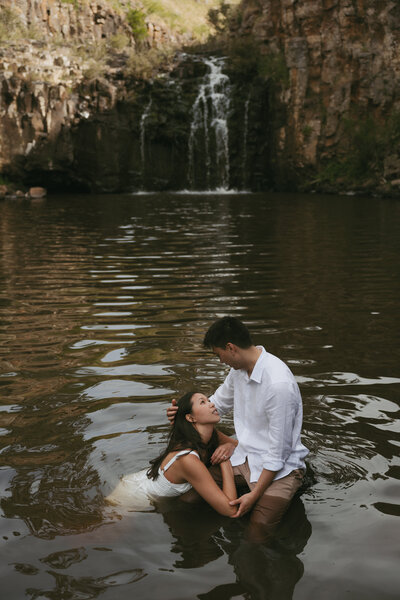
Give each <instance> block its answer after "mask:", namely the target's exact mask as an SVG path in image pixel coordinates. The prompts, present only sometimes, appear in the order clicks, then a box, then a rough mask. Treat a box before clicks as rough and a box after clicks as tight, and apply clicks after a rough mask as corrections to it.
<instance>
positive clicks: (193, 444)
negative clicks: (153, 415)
mask: <svg viewBox="0 0 400 600" xmlns="http://www.w3.org/2000/svg"><path fill="white" fill-rule="evenodd" d="M204 346H205V347H206V348H209V349H211V350H212V351H213V353H214V354H215V355H216V356H218V358H219V359H220V361H221V362H222V363H224V364H226V365H228V366H230V367H231V369H230V371H229V374H228V376H227V377H226V379H225V381H224V383H223V384H222V385H221V386H220V387H219V388H218V389H217V391H216V392H215V393H214V394H213V395H212V396H211V397H210V398H207V397H206V396H205V395H204V394H202V393H201V392H189V393H187V394H185V395H184V396H182V398H180V399H179V400H178V402H177V403H176V402H175V401H173V404H172V405H171V406H170V407H169V408H168V409H167V416H168V418H169V420H170V421H171V423H172V427H171V432H170V436H169V440H168V444H167V447H166V449H165V451H164V452H163V453H162V454H161V455H160V456H159V457H158V458H156V459H154V460H153V461H151V463H150V465H151V466H150V468H149V469H145V470H143V471H140V472H139V473H134V474H132V475H127V476H125V477H123V479H122V480H121V482H120V483H119V485H118V486H117V488H116V489H115V490H114V492H113V493H112V494H111V495H110V496H109V497H108V499H109V500H111V501H117V502H121V501H122V502H124V503H125V502H127V503H129V498H130V497H132V498H133V497H136V498H137V497H138V495H139V496H140V495H141V496H142V498H147V499H150V500H157V499H160V498H162V497H166V496H180V497H181V498H182V500H187V501H192V500H194V499H196V497H197V498H198V497H199V496H200V497H202V498H203V499H204V500H206V502H208V503H209V504H210V505H211V506H212V507H213V508H214V509H215V510H216V511H217V512H219V513H220V514H222V515H227V516H230V517H233V518H238V517H241V516H243V515H244V514H246V513H248V512H250V520H249V527H248V538H249V539H251V540H252V541H256V542H262V541H265V540H267V539H268V538H269V537H270V535H271V533H272V532H273V530H274V529H275V527H276V525H277V524H278V523H279V521H280V520H281V518H282V516H283V514H284V513H285V511H286V510H287V508H288V506H289V504H290V502H291V500H292V498H293V497H294V495H295V494H296V492H297V491H298V490H299V488H300V487H301V485H302V482H303V477H304V473H305V462H304V458H305V457H306V455H307V454H308V450H307V448H306V447H305V446H304V445H303V444H302V443H301V426H302V417H303V411H302V402H301V396H300V391H299V388H298V385H297V383H296V381H295V379H294V376H293V374H292V373H291V371H290V370H289V368H288V367H287V366H286V365H285V363H283V362H282V361H281V360H280V359H279V358H277V357H276V356H273V355H272V354H270V353H268V352H266V350H265V349H264V348H263V347H262V346H255V345H254V344H253V342H252V340H251V336H250V333H249V331H248V329H247V327H246V326H245V325H244V324H243V323H242V322H241V321H239V320H238V319H236V318H234V317H223V318H222V319H219V320H218V321H216V322H215V323H213V325H211V327H210V328H209V329H208V331H207V333H206V335H205V337H204ZM232 409H233V418H234V425H235V433H236V438H237V439H233V438H230V437H228V436H226V435H224V434H223V433H222V432H220V431H218V430H216V429H215V425H216V423H218V422H219V420H220V417H221V416H222V415H224V414H225V413H227V412H228V411H230V410H232ZM238 491H240V492H242V493H241V495H239V497H238Z"/></svg>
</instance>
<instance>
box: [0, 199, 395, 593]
mask: <svg viewBox="0 0 400 600" xmlns="http://www.w3.org/2000/svg"><path fill="white" fill-rule="evenodd" d="M399 234H400V204H399V203H398V202H395V201H391V200H378V199H366V198H356V197H347V198H339V197H333V196H332V197H320V196H301V195H297V196H287V195H245V194H238V195H229V194H225V195H203V196H196V195H142V196H107V197H104V196H103V197H84V196H82V197H78V196H64V197H49V198H48V199H47V200H46V201H41V202H28V201H26V200H23V201H21V202H15V201H7V202H2V203H0V269H1V270H0V364H1V369H0V396H1V402H0V507H1V520H0V527H1V530H0V543H1V563H0V568H1V586H0V587H1V590H2V592H1V596H2V597H4V598H5V599H6V600H20V599H23V598H28V599H45V598H46V599H49V600H68V599H74V600H75V599H76V600H78V599H79V600H80V599H83V600H86V599H90V598H97V597H101V598H102V599H104V600H128V599H131V598H140V599H141V600H144V599H147V598H148V599H156V600H179V599H182V600H189V599H194V598H200V599H203V600H204V599H207V600H228V599H231V598H232V599H236V598H246V599H248V598H251V599H252V600H256V599H257V600H258V599H263V600H264V599H268V600H286V599H289V598H292V597H293V598H295V599H296V600H300V599H301V600H310V599H317V600H325V599H326V600H328V599H329V600H333V599H338V598H340V599H342V598H349V599H351V600H369V599H371V600H377V599H379V600H389V599H392V598H393V599H394V598H398V597H399V589H400V576H399V568H398V567H399V539H400V527H399V524H400V518H399V517H400V502H399V497H400V483H399V478H400V459H399V453H400V452H399V451H400V428H399V419H398V418H399V383H400V372H399V353H398V331H399V320H398V316H399V313H398V301H399V292H400V277H399V275H400V273H399V262H400V261H399V250H400V235H399ZM225 314H231V315H235V316H238V317H240V318H242V319H243V320H244V321H245V322H246V323H247V324H248V325H249V327H250V328H251V330H252V331H253V333H254V338H255V341H256V343H262V344H264V345H265V346H266V347H267V349H268V350H269V351H270V352H272V353H274V354H277V355H278V356H280V357H281V358H282V359H283V360H285V361H286V362H287V363H288V364H289V366H290V367H291V369H292V370H293V372H294V373H295V375H296V377H297V380H298V382H299V384H300V387H301V390H302V395H303V401H304V436H303V437H304V443H305V444H306V445H307V446H308V447H309V448H310V450H311V456H310V462H311V465H312V467H313V469H314V472H315V477H316V482H315V484H314V485H313V486H312V487H311V488H310V489H308V491H307V492H306V493H305V494H303V496H302V497H301V499H299V500H297V501H296V502H295V503H294V504H293V506H292V508H291V510H290V511H289V513H288V514H287V516H286V518H285V520H284V521H283V523H282V526H281V528H280V530H279V531H278V533H277V536H276V539H275V540H274V543H273V544H272V546H270V547H268V548H267V547H263V546H261V547H258V548H254V547H253V548H252V547H247V546H246V544H245V542H244V541H243V535H242V534H243V524H242V523H240V522H239V521H231V520H229V519H226V518H222V517H219V516H218V515H215V514H214V513H213V512H212V511H211V510H209V509H208V508H207V507H200V508H196V509H194V508H193V507H186V508H183V507H181V506H180V505H179V502H178V503H177V502H175V503H173V502H172V503H170V504H168V503H167V504H165V505H163V506H160V507H159V508H158V509H157V510H155V511H153V512H144V513H132V514H129V515H123V516H122V515H115V514H114V515H113V514H112V513H110V512H109V511H107V510H105V508H104V503H103V497H104V495H106V494H107V493H108V492H109V491H110V490H111V488H112V487H113V486H114V485H115V483H116V482H117V481H118V479H119V477H120V476H121V475H123V474H124V473H127V472H131V471H136V470H139V469H141V468H144V467H145V466H146V465H147V463H148V460H149V459H150V458H152V457H154V456H155V455H157V454H158V453H159V451H160V448H161V447H162V445H163V442H164V440H165V437H166V435H167V432H168V425H167V423H166V419H165V408H166V406H167V405H168V403H169V402H170V399H171V398H172V397H174V396H175V395H176V394H177V393H180V392H181V391H185V390H187V389H191V388H193V387H194V388H198V389H201V390H202V391H204V392H206V393H210V392H212V391H213V390H214V389H215V388H216V386H217V385H218V384H219V383H220V382H221V381H222V380H223V377H224V375H225V373H226V371H225V369H224V368H223V367H222V366H221V365H220V364H219V363H218V362H217V361H216V360H215V359H214V358H213V357H212V356H211V355H210V354H207V353H206V352H204V351H203V350H202V349H201V341H202V337H203V334H204V332H205V330H206V329H207V327H208V326H209V325H210V324H211V322H212V321H213V320H214V319H215V318H217V317H219V316H223V315H225ZM223 426H224V428H225V430H226V431H228V432H233V427H232V420H231V419H229V418H228V419H225V420H224V422H223Z"/></svg>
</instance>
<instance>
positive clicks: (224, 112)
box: [188, 57, 230, 189]
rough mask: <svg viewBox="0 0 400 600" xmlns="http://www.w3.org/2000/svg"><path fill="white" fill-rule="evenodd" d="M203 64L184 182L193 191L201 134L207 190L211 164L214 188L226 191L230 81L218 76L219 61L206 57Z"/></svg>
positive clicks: (194, 108) (224, 76) (194, 105)
mask: <svg viewBox="0 0 400 600" xmlns="http://www.w3.org/2000/svg"><path fill="white" fill-rule="evenodd" d="M204 63H205V64H206V65H207V67H208V72H207V73H206V74H205V76H204V78H203V81H202V83H201V84H200V87H199V91H198V94H197V98H196V100H195V102H194V104H193V107H192V123H191V127H190V135H189V173H188V180H189V185H190V187H191V188H193V187H194V186H195V185H196V161H198V160H200V156H196V148H198V147H199V145H200V139H201V135H203V140H204V157H203V161H204V163H203V166H204V167H205V176H206V185H207V188H208V189H209V188H210V185H211V178H212V168H213V166H214V165H215V167H216V174H217V186H218V187H222V188H224V189H228V187H229V130H228V114H229V107H230V85H229V83H230V82H229V77H228V76H227V75H225V74H224V73H222V68H223V65H224V60H223V59H221V58H215V57H212V58H207V59H204ZM214 146H215V150H214ZM197 154H198V155H199V154H201V153H200V152H198V153H197Z"/></svg>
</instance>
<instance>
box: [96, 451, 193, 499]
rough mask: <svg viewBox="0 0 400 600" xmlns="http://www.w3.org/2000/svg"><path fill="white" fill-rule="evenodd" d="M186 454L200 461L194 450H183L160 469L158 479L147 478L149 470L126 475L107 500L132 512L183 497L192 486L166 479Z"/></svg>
mask: <svg viewBox="0 0 400 600" xmlns="http://www.w3.org/2000/svg"><path fill="white" fill-rule="evenodd" d="M186 454H194V455H195V456H197V458H198V459H200V457H199V455H198V454H197V452H195V451H194V450H181V451H180V452H177V453H176V454H175V456H173V457H172V458H171V460H170V461H169V462H168V463H167V464H166V465H165V467H164V468H162V469H161V468H160V469H159V471H158V477H157V479H150V478H149V477H147V471H148V469H143V470H142V471H138V472H137V473H130V474H129V475H125V476H124V477H123V478H122V479H121V481H120V482H119V484H118V485H117V487H116V488H115V490H114V491H113V492H111V494H110V495H109V496H107V498H106V500H108V501H109V502H110V503H112V504H118V505H121V506H124V507H125V508H128V509H130V510H146V509H148V508H150V507H151V506H152V501H154V500H158V499H160V498H171V497H173V496H181V495H182V494H184V493H185V492H187V491H189V490H190V489H191V487H192V486H191V484H190V483H172V482H171V481H168V479H167V478H166V477H165V472H166V471H167V469H169V468H170V466H171V465H173V464H174V462H175V461H176V460H177V459H178V458H179V457H180V456H184V455H186Z"/></svg>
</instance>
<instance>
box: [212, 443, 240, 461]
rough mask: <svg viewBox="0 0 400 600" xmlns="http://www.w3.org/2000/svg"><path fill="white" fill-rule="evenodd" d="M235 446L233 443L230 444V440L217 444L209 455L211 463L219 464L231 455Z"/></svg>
mask: <svg viewBox="0 0 400 600" xmlns="http://www.w3.org/2000/svg"><path fill="white" fill-rule="evenodd" d="M235 447H236V446H235V444H231V443H230V442H227V443H225V444H221V445H220V446H218V448H217V449H216V450H215V451H214V453H213V454H212V456H211V459H210V460H211V464H212V465H219V464H220V463H222V462H223V461H224V460H228V459H229V458H230V457H231V456H232V454H233V452H234V450H235Z"/></svg>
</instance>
